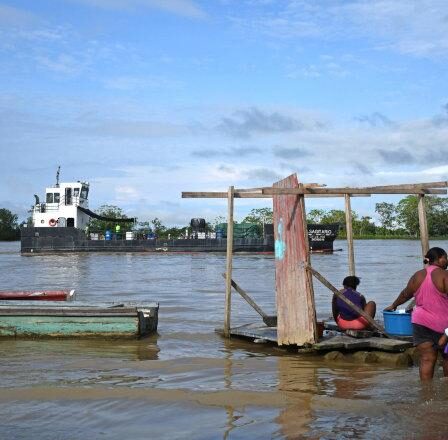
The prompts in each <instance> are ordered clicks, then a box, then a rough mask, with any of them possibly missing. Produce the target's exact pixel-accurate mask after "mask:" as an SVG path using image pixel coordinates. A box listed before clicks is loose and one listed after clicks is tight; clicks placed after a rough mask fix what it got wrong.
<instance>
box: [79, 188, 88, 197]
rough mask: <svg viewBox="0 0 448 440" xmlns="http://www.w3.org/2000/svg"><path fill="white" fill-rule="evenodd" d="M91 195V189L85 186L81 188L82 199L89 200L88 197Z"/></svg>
mask: <svg viewBox="0 0 448 440" xmlns="http://www.w3.org/2000/svg"><path fill="white" fill-rule="evenodd" d="M88 195H89V188H88V187H87V186H83V187H82V188H81V198H82V199H87V196H88Z"/></svg>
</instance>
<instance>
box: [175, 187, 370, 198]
mask: <svg viewBox="0 0 448 440" xmlns="http://www.w3.org/2000/svg"><path fill="white" fill-rule="evenodd" d="M227 196H228V194H227V192H222V191H183V192H182V198H183V199H227ZM233 197H234V198H235V199H272V195H268V194H263V193H262V192H247V191H245V190H241V189H239V190H235V191H234V193H233ZM305 197H306V198H308V197H309V198H321V197H344V194H305ZM352 197H370V194H353V195H352Z"/></svg>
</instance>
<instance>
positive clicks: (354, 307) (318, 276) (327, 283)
mask: <svg viewBox="0 0 448 440" xmlns="http://www.w3.org/2000/svg"><path fill="white" fill-rule="evenodd" d="M306 269H307V270H308V271H310V272H311V273H312V274H313V275H314V277H315V278H316V279H317V280H319V281H320V282H321V283H322V284H323V285H324V286H325V287H327V288H328V289H330V290H331V291H332V292H333V294H335V295H336V296H337V297H338V298H339V299H341V300H342V301H344V302H345V304H347V305H348V306H349V307H350V308H351V309H352V310H354V311H355V312H356V313H358V314H359V315H361V316H362V317H363V318H364V319H365V320H366V321H367V322H368V323H369V324H370V325H371V326H372V327H373V328H375V329H376V330H378V331H379V332H380V333H382V334H383V335H384V336H386V337H388V334H387V333H386V332H385V330H384V329H383V327H381V326H380V325H379V324H378V323H377V322H376V321H375V320H374V319H373V318H372V317H371V316H370V315H368V314H367V313H366V312H364V310H362V309H360V308H359V307H358V306H357V305H356V304H354V303H353V302H351V301H350V300H349V299H347V298H346V297H345V296H344V295H343V294H342V293H341V292H339V290H338V289H336V287H334V286H333V284H331V283H330V281H328V280H327V279H325V278H324V277H323V275H321V274H320V273H319V272H318V271H317V270H315V269H313V268H312V267H311V266H310V265H307V266H306Z"/></svg>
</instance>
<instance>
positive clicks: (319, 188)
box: [182, 175, 448, 345]
mask: <svg viewBox="0 0 448 440" xmlns="http://www.w3.org/2000/svg"><path fill="white" fill-rule="evenodd" d="M293 176H295V175H293ZM291 177H292V176H289V178H287V179H290V178H291ZM284 180H285V179H284ZM447 187H448V182H447V181H440V182H425V183H415V184H401V185H387V186H373V187H341V188H327V187H326V186H324V185H319V184H316V183H303V184H298V185H297V186H295V187H291V185H286V186H285V185H278V184H274V185H273V186H272V187H262V188H250V189H234V187H233V186H230V187H229V189H228V191H227V192H182V198H227V206H228V212H227V228H228V229H227V256H226V295H225V315H224V335H225V336H226V337H229V336H230V320H231V289H232V282H233V280H232V253H233V212H234V199H235V198H273V199H276V198H277V199H282V198H283V197H282V196H295V197H296V198H297V202H298V203H297V206H299V208H298V209H299V211H300V215H302V218H301V220H300V221H301V222H303V221H304V217H303V216H304V215H305V198H308V197H343V198H344V200H345V216H346V230H347V247H348V269H349V273H350V275H355V273H356V270H355V251H354V246H353V231H352V213H351V198H352V197H363V196H364V197H369V196H371V195H379V194H400V195H417V196H418V218H419V225H420V241H421V248H422V254H423V255H425V254H426V252H427V251H428V249H429V236H428V225H427V219H426V207H425V196H426V195H428V194H438V195H442V194H447V190H446V188H447ZM279 196H280V197H279ZM274 216H275V206H274ZM302 224H303V223H302ZM305 225H306V222H305ZM302 232H303V231H302ZM303 240H304V241H306V247H307V243H308V241H307V237H306V236H303ZM306 252H307V255H306V259H305V260H306V261H302V263H303V264H304V265H307V264H308V265H309V258H310V257H309V249H307V251H306ZM288 270H289V271H291V268H290V269H288ZM287 272H288V271H286V273H284V274H283V275H281V276H288V273H287ZM314 272H315V271H314V270H312V268H310V270H308V273H309V277H308V281H307V284H306V287H305V288H306V289H307V295H308V296H310V295H311V298H312V301H311V303H307V304H306V308H307V310H306V313H305V314H304V315H303V316H302V317H305V316H307V317H308V318H305V319H308V320H314V321H315V304H314V296H313V293H312V292H313V286H312V277H311V274H313V275H314V276H316V274H315V273H314ZM233 283H234V284H235V282H233ZM277 286H278V283H277V285H276V290H277V288H278V287H277ZM302 286H303V285H302ZM295 287H297V286H296V285H294V287H291V286H290V287H289V289H291V288H295ZM295 293H296V292H289V295H290V298H293V297H294V294H295ZM277 294H278V291H277ZM286 295H288V293H286ZM246 296H248V295H247V294H246ZM249 298H250V297H249ZM245 299H246V301H247V298H245ZM282 299H284V298H283V297H282ZM248 302H249V304H250V305H251V306H252V307H253V305H252V304H251V302H250V301H248ZM252 302H253V300H252ZM278 303H279V298H278V296H277V314H279V309H278ZM286 313H288V312H286ZM292 313H294V312H292ZM296 317H297V316H289V317H288V316H285V317H284V319H288V318H289V319H290V321H293V319H294V318H296ZM303 325H305V327H309V326H310V327H309V328H311V329H312V332H313V334H314V339H315V340H314V341H312V340H310V341H308V342H316V341H317V336H316V332H315V322H314V323H310V322H307V323H302V327H303ZM288 331H292V332H294V329H289V330H288ZM290 336H291V335H290V334H283V335H282V336H279V341H278V343H279V345H282V344H283V343H285V344H288V343H296V342H294V341H297V338H296V337H294V336H293V337H291V338H290ZM308 339H309V338H308ZM311 339H313V338H311ZM290 341H292V342H290ZM299 345H300V344H299Z"/></svg>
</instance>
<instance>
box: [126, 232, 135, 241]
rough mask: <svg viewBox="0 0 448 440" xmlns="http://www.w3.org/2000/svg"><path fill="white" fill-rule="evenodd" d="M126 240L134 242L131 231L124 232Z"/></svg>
mask: <svg viewBox="0 0 448 440" xmlns="http://www.w3.org/2000/svg"><path fill="white" fill-rule="evenodd" d="M126 240H134V232H133V231H127V232H126Z"/></svg>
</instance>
